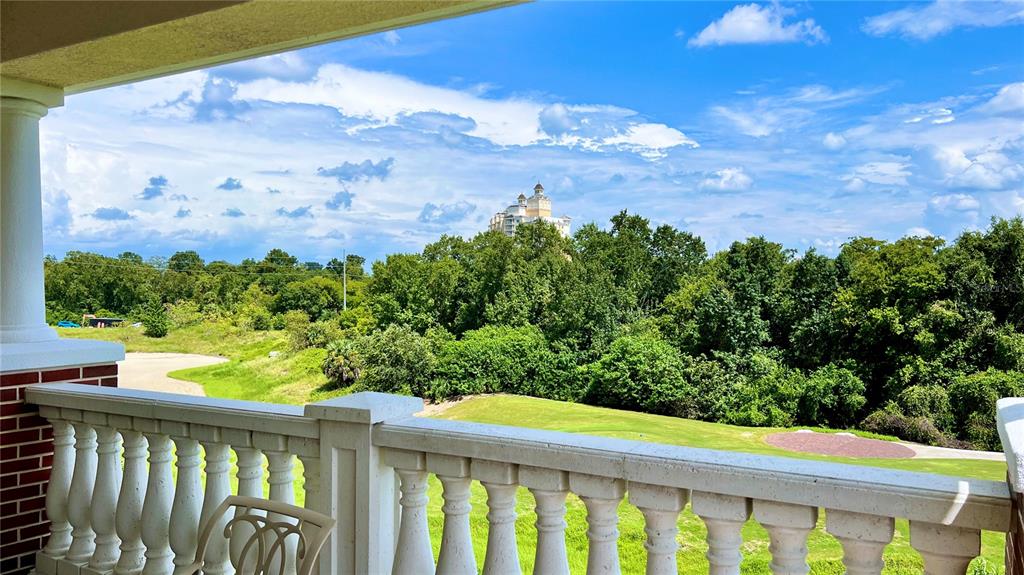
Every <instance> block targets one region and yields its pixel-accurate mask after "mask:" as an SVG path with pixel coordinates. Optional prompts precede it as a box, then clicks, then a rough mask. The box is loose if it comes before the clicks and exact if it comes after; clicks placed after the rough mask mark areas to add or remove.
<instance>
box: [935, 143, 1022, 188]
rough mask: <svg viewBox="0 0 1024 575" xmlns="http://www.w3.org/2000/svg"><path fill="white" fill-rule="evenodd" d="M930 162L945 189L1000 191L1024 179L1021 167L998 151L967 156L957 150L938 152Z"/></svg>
mask: <svg viewBox="0 0 1024 575" xmlns="http://www.w3.org/2000/svg"><path fill="white" fill-rule="evenodd" d="M933 158H934V160H935V162H936V164H937V165H938V167H939V169H940V170H941V172H942V176H943V178H944V180H945V182H946V184H947V185H949V186H950V187H955V188H980V189H985V190H1001V189H1004V188H1006V187H1007V186H1008V185H1010V184H1011V183H1013V182H1017V181H1019V180H1021V179H1022V178H1024V166H1021V164H1019V163H1017V162H1014V161H1013V160H1011V159H1010V158H1008V157H1007V156H1006V155H1005V154H1003V153H1001V152H998V151H986V152H982V153H980V154H976V155H973V156H968V155H967V153H965V151H964V150H963V149H960V148H956V147H945V148H937V149H935V150H934V152H933Z"/></svg>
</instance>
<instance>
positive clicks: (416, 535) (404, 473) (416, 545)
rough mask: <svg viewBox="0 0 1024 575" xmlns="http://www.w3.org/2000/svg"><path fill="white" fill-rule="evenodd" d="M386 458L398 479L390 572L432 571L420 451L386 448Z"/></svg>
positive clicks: (423, 462) (409, 574) (423, 460)
mask: <svg viewBox="0 0 1024 575" xmlns="http://www.w3.org/2000/svg"><path fill="white" fill-rule="evenodd" d="M384 459H385V462H386V463H387V464H388V465H390V466H392V467H394V468H395V471H397V472H398V477H399V480H400V481H401V486H400V489H401V492H402V496H401V499H400V500H399V504H400V505H401V506H402V516H401V520H400V522H399V528H398V548H397V549H396V553H395V564H394V567H393V568H392V570H391V573H392V574H393V575H417V574H419V573H432V572H434V553H433V551H432V550H431V547H430V530H429V529H428V527H427V501H428V500H427V470H426V465H427V463H426V458H425V457H424V456H423V454H422V453H413V452H409V451H388V452H386V453H385V454H384Z"/></svg>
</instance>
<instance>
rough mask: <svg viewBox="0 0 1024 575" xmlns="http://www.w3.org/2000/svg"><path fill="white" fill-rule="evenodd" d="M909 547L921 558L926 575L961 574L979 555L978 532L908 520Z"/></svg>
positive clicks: (979, 535)
mask: <svg viewBox="0 0 1024 575" xmlns="http://www.w3.org/2000/svg"><path fill="white" fill-rule="evenodd" d="M910 545H911V546H912V547H913V548H914V549H917V552H918V553H920V554H921V557H922V558H924V572H925V575H964V573H966V572H967V566H968V564H969V563H970V562H971V560H972V559H974V558H975V557H977V556H978V555H979V554H980V553H981V532H980V531H977V530H975V529H964V528H961V527H952V526H949V525H938V524H935V523H925V522H922V521H911V522H910Z"/></svg>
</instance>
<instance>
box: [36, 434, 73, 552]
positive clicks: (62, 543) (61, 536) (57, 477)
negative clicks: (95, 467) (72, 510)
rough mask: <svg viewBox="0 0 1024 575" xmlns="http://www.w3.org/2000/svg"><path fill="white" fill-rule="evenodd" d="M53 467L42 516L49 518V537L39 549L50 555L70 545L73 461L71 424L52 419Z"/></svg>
mask: <svg viewBox="0 0 1024 575" xmlns="http://www.w3.org/2000/svg"><path fill="white" fill-rule="evenodd" d="M50 423H51V424H52V425H53V470H52V471H50V482H49V484H48V485H47V486H46V517H47V519H49V520H50V539H49V541H47V542H46V547H44V548H43V553H44V554H45V555H48V556H50V557H63V556H64V554H65V553H67V551H68V547H69V546H70V545H71V524H70V523H68V494H69V492H70V490H71V473H72V471H73V469H74V465H75V463H74V462H75V449H74V447H72V446H73V445H74V444H75V437H74V434H73V433H72V430H71V424H70V423H68V422H66V421H63V420H60V419H52V420H50Z"/></svg>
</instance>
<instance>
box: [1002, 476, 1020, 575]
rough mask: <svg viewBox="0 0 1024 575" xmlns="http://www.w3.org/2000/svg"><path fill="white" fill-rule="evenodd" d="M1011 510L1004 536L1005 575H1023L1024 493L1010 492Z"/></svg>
mask: <svg viewBox="0 0 1024 575" xmlns="http://www.w3.org/2000/svg"><path fill="white" fill-rule="evenodd" d="M1010 496H1011V497H1013V508H1012V511H1011V513H1010V532H1009V533H1007V534H1006V575H1024V493H1015V492H1013V491H1012V490H1011V491H1010Z"/></svg>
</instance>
